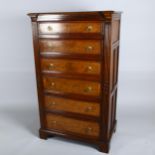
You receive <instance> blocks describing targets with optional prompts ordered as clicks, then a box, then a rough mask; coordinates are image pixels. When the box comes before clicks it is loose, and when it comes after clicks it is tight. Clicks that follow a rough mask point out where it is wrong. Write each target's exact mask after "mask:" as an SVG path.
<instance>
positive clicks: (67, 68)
mask: <svg viewBox="0 0 155 155" xmlns="http://www.w3.org/2000/svg"><path fill="white" fill-rule="evenodd" d="M41 68H42V71H45V72H51V71H54V72H62V73H80V74H97V75H99V74H100V63H98V62H93V61H78V60H62V59H41Z"/></svg>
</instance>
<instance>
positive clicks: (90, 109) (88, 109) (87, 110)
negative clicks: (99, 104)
mask: <svg viewBox="0 0 155 155" xmlns="http://www.w3.org/2000/svg"><path fill="white" fill-rule="evenodd" d="M92 110H93V108H92V107H91V106H90V107H87V108H86V110H85V111H86V112H90V111H92Z"/></svg>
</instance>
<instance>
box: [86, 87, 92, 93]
mask: <svg viewBox="0 0 155 155" xmlns="http://www.w3.org/2000/svg"><path fill="white" fill-rule="evenodd" d="M91 91H92V87H91V86H88V87H86V88H85V89H84V92H86V93H88V92H91Z"/></svg>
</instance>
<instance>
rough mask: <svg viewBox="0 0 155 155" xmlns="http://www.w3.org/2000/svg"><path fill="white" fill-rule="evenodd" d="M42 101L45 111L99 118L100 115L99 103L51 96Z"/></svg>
mask: <svg viewBox="0 0 155 155" xmlns="http://www.w3.org/2000/svg"><path fill="white" fill-rule="evenodd" d="M44 100H45V108H46V110H58V111H65V112H73V113H77V114H85V115H91V116H99V113H100V104H99V103H93V102H84V101H77V100H71V99H64V98H57V97H53V96H45V98H44Z"/></svg>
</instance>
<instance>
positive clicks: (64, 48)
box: [39, 39, 101, 54]
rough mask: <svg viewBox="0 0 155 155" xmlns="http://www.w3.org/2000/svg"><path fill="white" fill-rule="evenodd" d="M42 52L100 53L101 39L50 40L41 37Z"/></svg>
mask: <svg viewBox="0 0 155 155" xmlns="http://www.w3.org/2000/svg"><path fill="white" fill-rule="evenodd" d="M39 45H40V52H46V53H49V54H50V53H51V54H52V53H63V54H100V52H101V41H99V40H50V39H40V41H39Z"/></svg>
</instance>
